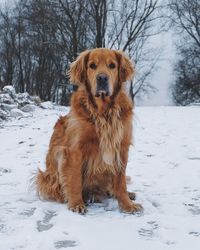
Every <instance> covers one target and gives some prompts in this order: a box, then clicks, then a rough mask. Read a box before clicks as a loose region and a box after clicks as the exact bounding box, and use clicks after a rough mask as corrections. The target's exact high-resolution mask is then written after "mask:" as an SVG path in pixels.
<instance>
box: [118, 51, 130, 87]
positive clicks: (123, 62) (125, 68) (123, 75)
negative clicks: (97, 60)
mask: <svg viewBox="0 0 200 250" xmlns="http://www.w3.org/2000/svg"><path fill="white" fill-rule="evenodd" d="M115 54H116V57H117V61H118V65H119V78H120V81H121V82H126V81H128V80H131V78H132V77H133V74H134V66H133V63H132V62H131V60H130V59H129V58H128V56H127V55H126V54H125V53H124V52H123V51H119V50H117V51H115Z"/></svg>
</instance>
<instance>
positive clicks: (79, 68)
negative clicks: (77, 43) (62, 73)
mask: <svg viewBox="0 0 200 250" xmlns="http://www.w3.org/2000/svg"><path fill="white" fill-rule="evenodd" d="M89 53H90V51H89V50H86V51H84V52H82V53H81V54H80V55H79V56H78V57H77V59H76V60H75V61H74V62H73V63H72V64H71V66H70V69H69V71H68V72H67V74H68V75H69V78H70V82H71V83H72V84H77V85H80V84H81V83H84V82H85V81H86V78H87V61H88V58H89Z"/></svg>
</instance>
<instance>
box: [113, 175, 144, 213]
mask: <svg viewBox="0 0 200 250" xmlns="http://www.w3.org/2000/svg"><path fill="white" fill-rule="evenodd" d="M114 194H115V197H116V198H117V200H118V203H119V207H120V208H121V210H122V211H123V212H127V213H135V212H138V211H141V210H142V209H143V208H142V206H141V205H140V204H138V203H135V202H133V201H131V199H130V198H129V195H128V192H127V188H126V176H125V173H124V172H123V171H122V172H120V173H117V174H116V175H115V177H114Z"/></svg>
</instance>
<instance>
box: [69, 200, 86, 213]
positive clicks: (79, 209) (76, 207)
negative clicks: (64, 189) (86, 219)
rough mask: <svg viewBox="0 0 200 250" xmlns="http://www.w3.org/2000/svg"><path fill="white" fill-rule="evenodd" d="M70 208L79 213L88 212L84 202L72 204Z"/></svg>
mask: <svg viewBox="0 0 200 250" xmlns="http://www.w3.org/2000/svg"><path fill="white" fill-rule="evenodd" d="M69 209H70V210H71V211H73V212H76V213H79V214H85V213H87V208H86V206H85V204H84V203H80V204H76V205H73V206H70V207H69Z"/></svg>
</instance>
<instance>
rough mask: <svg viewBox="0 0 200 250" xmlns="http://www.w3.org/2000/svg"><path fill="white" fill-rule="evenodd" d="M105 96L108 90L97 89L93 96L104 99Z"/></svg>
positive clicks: (107, 94)
mask: <svg viewBox="0 0 200 250" xmlns="http://www.w3.org/2000/svg"><path fill="white" fill-rule="evenodd" d="M106 96H109V91H106V90H99V91H97V92H96V94H95V97H97V98H101V99H105V97H106Z"/></svg>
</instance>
